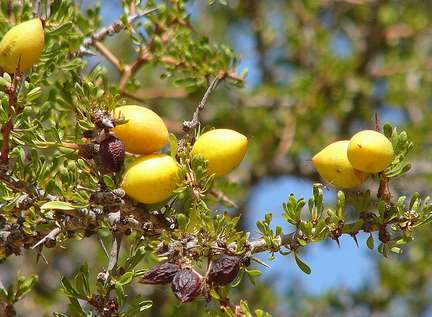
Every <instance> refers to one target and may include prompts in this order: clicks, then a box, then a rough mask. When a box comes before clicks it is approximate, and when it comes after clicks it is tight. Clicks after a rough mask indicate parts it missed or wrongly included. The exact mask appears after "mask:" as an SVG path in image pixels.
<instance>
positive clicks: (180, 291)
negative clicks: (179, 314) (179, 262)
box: [171, 269, 203, 303]
mask: <svg viewBox="0 0 432 317" xmlns="http://www.w3.org/2000/svg"><path fill="white" fill-rule="evenodd" d="M202 281H203V279H202V277H201V275H199V274H198V273H197V272H195V271H194V270H192V269H183V270H181V271H179V272H177V274H176V275H175V276H174V278H173V280H172V283H171V289H172V291H173V292H174V294H175V296H176V297H177V298H178V299H179V300H180V301H181V302H182V303H186V302H191V301H193V300H194V299H195V298H196V297H198V296H199V295H200V294H201V291H202Z"/></svg>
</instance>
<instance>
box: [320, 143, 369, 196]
mask: <svg viewBox="0 0 432 317" xmlns="http://www.w3.org/2000/svg"><path fill="white" fill-rule="evenodd" d="M348 143H349V141H337V142H334V143H332V144H330V145H328V146H326V147H325V148H324V149H322V150H321V151H320V152H319V153H318V154H316V155H315V156H314V157H313V158H312V163H313V165H314V166H315V168H316V169H317V171H318V173H319V174H320V175H321V177H322V178H324V179H325V180H326V181H327V182H329V183H330V184H332V185H334V186H336V187H339V188H351V187H357V186H360V185H361V184H362V183H363V182H364V181H365V180H366V179H367V178H368V174H366V173H363V172H361V171H358V170H356V169H354V167H353V166H352V165H351V163H350V161H349V160H348V156H347V149H348Z"/></svg>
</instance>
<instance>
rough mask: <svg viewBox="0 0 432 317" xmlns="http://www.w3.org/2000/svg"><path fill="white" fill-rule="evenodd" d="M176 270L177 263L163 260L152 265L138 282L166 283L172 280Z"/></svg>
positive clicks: (177, 269)
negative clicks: (163, 261)
mask: <svg viewBox="0 0 432 317" xmlns="http://www.w3.org/2000/svg"><path fill="white" fill-rule="evenodd" d="M178 271H180V267H179V266H178V265H177V264H174V263H170V262H165V263H162V264H158V265H156V266H154V267H152V268H151V269H150V270H149V271H147V272H146V273H145V274H144V275H143V276H142V277H141V279H140V281H139V282H140V283H141V284H167V283H170V282H172V280H173V278H174V275H176V273H177V272H178Z"/></svg>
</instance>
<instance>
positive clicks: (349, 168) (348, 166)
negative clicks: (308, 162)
mask: <svg viewBox="0 0 432 317" xmlns="http://www.w3.org/2000/svg"><path fill="white" fill-rule="evenodd" d="M393 158H394V150H393V145H392V144H391V142H390V140H389V139H387V138H386V137H385V136H384V135H383V134H381V133H379V132H377V131H373V130H363V131H360V132H358V133H356V134H355V135H354V136H353V137H352V138H351V140H344V141H337V142H334V143H332V144H330V145H328V146H326V147H325V148H324V149H322V150H321V151H320V152H319V153H318V154H316V155H315V156H314V157H313V158H312V163H313V165H314V166H315V168H316V169H317V171H318V173H319V174H320V175H321V177H322V178H323V179H324V180H325V181H327V182H328V183H330V184H332V185H333V186H335V187H339V188H352V187H357V186H360V185H361V184H362V183H363V182H364V181H366V179H367V178H368V176H369V174H376V173H380V172H382V171H384V170H385V169H386V168H387V167H388V166H389V165H390V164H391V162H392V161H393Z"/></svg>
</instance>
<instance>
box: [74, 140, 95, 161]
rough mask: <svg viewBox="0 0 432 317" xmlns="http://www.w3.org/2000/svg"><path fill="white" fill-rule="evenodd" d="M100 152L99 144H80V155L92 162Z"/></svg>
mask: <svg viewBox="0 0 432 317" xmlns="http://www.w3.org/2000/svg"><path fill="white" fill-rule="evenodd" d="M97 152H98V145H97V144H93V143H90V144H79V145H78V154H79V155H80V156H81V157H82V158H85V159H87V160H90V159H92V158H94V157H95V156H96V154H97Z"/></svg>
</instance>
